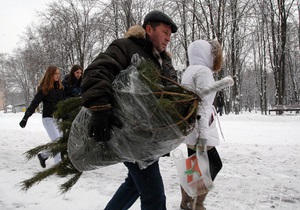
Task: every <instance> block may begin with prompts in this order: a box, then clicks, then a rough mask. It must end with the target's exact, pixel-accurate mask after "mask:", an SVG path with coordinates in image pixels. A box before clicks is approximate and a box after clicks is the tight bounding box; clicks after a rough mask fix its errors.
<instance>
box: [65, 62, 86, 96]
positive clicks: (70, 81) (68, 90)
mask: <svg viewBox="0 0 300 210" xmlns="http://www.w3.org/2000/svg"><path fill="white" fill-rule="evenodd" d="M82 74H83V70H82V67H81V66H79V65H74V66H72V68H71V71H70V73H69V74H67V75H66V76H65V78H64V80H63V81H62V84H63V86H64V90H65V97H66V98H71V97H79V96H80V95H81V87H80V86H81V80H82Z"/></svg>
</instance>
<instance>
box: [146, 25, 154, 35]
mask: <svg viewBox="0 0 300 210" xmlns="http://www.w3.org/2000/svg"><path fill="white" fill-rule="evenodd" d="M145 31H146V33H147V34H151V33H152V31H153V28H152V26H150V25H146V28H145Z"/></svg>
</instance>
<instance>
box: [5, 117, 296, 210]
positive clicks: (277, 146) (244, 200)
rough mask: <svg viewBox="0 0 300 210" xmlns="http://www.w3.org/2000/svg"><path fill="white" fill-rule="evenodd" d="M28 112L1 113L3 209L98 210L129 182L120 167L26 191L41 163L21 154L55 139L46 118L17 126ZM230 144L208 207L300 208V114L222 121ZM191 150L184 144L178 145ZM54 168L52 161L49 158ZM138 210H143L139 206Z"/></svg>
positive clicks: (169, 167)
mask: <svg viewBox="0 0 300 210" xmlns="http://www.w3.org/2000/svg"><path fill="white" fill-rule="evenodd" d="M22 117H23V113H17V114H14V113H3V112H0V122H1V125H0V209H1V210H15V209H20V210H21V209H26V210H53V209H55V210H96V209H97V210H99V209H103V208H104V207H105V205H106V203H107V202H108V201H109V199H110V198H111V197H112V195H113V194H114V192H115V191H116V189H117V188H118V187H119V185H120V184H121V183H122V182H123V180H124V178H125V176H126V174H127V171H126V168H125V166H123V165H122V164H116V165H112V166H108V167H104V168H99V169H97V170H94V171H88V172H84V173H83V175H82V177H81V178H80V180H79V181H78V183H77V184H76V185H75V186H74V187H73V188H72V190H71V191H70V192H68V193H66V194H63V195H61V194H60V192H59V188H58V186H59V185H60V184H61V183H64V182H65V181H66V179H65V178H59V177H56V176H52V177H49V178H47V179H46V180H44V181H42V182H41V183H39V184H38V185H36V186H33V187H32V188H31V189H29V190H28V191H27V192H23V191H21V190H20V189H21V188H20V182H21V181H23V180H25V179H28V178H30V177H32V176H33V174H34V173H35V172H38V171H41V170H42V168H41V167H40V165H39V163H38V160H37V159H33V160H30V161H27V160H26V159H25V157H24V156H23V153H24V152H25V151H27V150H29V149H31V148H33V147H35V146H37V145H40V144H44V143H47V142H48V141H49V138H48V136H47V134H46V131H45V130H44V128H43V126H42V122H41V115H40V114H34V115H33V116H32V117H31V118H29V120H28V123H27V126H26V128H25V129H22V128H20V127H19V125H18V123H19V121H20V120H21V119H22ZM220 121H221V125H222V129H223V133H224V136H225V142H224V141H223V142H222V143H221V145H220V146H218V147H217V149H218V151H219V153H220V156H221V158H222V160H223V169H222V170H221V172H220V173H219V175H218V176H217V178H216V180H215V183H214V184H215V185H214V188H213V189H212V190H211V192H210V193H209V194H208V197H207V199H206V208H207V209H208V210H219V209H224V210H228V209H236V210H243V209H245V210H246V209H253V210H261V209H282V210H286V209H290V210H292V209H293V210H295V209H300V114H292V113H286V114H285V115H284V116H276V115H275V114H272V115H268V116H265V115H260V114H255V113H244V114H240V115H227V116H224V115H223V116H222V117H220ZM179 148H180V149H182V150H183V151H184V152H185V145H181V146H179ZM47 164H48V165H52V164H53V161H52V160H48V161H47ZM160 168H161V173H162V176H163V180H164V185H165V191H166V196H167V209H168V210H178V209H179V203H180V199H181V195H180V188H179V184H178V183H179V179H178V175H177V172H176V168H175V166H174V162H173V160H172V158H171V157H163V158H161V159H160ZM131 209H132V210H138V209H140V203H139V201H137V202H136V203H135V204H134V206H132V208H131Z"/></svg>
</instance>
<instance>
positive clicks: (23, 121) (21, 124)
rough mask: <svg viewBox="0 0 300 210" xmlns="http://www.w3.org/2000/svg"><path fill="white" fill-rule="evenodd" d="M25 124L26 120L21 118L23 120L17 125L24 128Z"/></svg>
mask: <svg viewBox="0 0 300 210" xmlns="http://www.w3.org/2000/svg"><path fill="white" fill-rule="evenodd" d="M26 123H27V119H26V118H23V119H22V120H21V122H20V123H19V125H20V126H21V128H25V126H26Z"/></svg>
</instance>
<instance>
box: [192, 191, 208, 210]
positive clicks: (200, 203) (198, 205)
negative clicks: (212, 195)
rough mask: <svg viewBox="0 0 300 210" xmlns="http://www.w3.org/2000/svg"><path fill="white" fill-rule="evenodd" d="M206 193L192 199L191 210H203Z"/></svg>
mask: <svg viewBox="0 0 300 210" xmlns="http://www.w3.org/2000/svg"><path fill="white" fill-rule="evenodd" d="M206 195H207V193H204V194H202V195H198V196H196V197H195V198H194V202H193V210H205V208H204V200H205V197H206Z"/></svg>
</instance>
